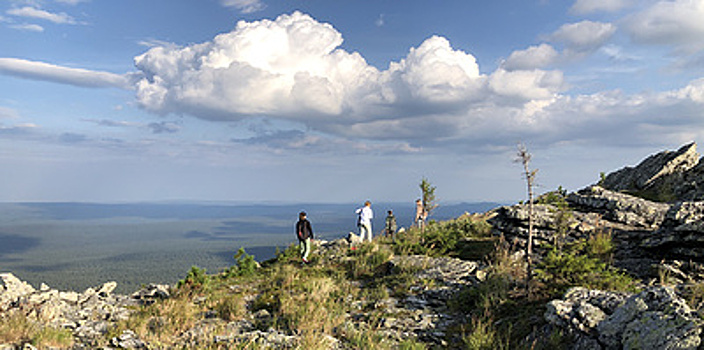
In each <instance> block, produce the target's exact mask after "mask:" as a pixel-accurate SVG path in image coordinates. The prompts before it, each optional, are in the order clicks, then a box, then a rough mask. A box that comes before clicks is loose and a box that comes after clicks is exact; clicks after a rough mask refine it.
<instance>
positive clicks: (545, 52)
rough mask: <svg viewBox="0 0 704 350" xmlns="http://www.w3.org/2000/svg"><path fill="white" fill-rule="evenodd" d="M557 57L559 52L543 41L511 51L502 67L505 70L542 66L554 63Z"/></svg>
mask: <svg viewBox="0 0 704 350" xmlns="http://www.w3.org/2000/svg"><path fill="white" fill-rule="evenodd" d="M559 57H560V53H559V52H557V50H555V48H553V47H552V46H551V45H549V44H545V43H543V44H540V45H538V46H531V47H529V48H527V49H525V50H518V51H514V52H512V53H511V55H510V56H508V58H507V59H506V61H504V62H503V64H502V67H503V68H504V69H506V70H517V69H523V70H530V69H534V68H543V67H547V66H549V65H551V64H554V63H555V62H556V61H557V60H558V59H559Z"/></svg>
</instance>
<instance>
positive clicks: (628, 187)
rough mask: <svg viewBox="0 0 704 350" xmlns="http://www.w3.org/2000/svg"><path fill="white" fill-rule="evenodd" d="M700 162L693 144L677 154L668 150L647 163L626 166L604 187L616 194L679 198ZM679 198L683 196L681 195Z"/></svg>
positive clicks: (614, 173)
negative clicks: (690, 173) (643, 194)
mask: <svg viewBox="0 0 704 350" xmlns="http://www.w3.org/2000/svg"><path fill="white" fill-rule="evenodd" d="M698 163H699V154H698V153H697V144H696V143H694V142H692V143H690V144H687V145H684V146H682V147H681V148H680V149H678V150H677V151H664V152H660V153H657V154H654V155H652V156H650V157H648V158H646V159H645V160H643V161H642V162H641V163H640V164H638V165H637V166H636V167H625V168H623V169H621V170H618V171H616V172H613V173H611V174H609V175H608V176H606V177H605V178H604V180H603V181H602V183H601V185H602V186H603V187H604V188H607V189H610V190H613V191H627V192H631V193H645V194H648V195H649V196H651V197H656V198H663V199H665V198H668V197H670V198H672V199H673V200H674V199H675V197H676V196H677V195H678V193H677V192H681V190H680V191H678V188H679V187H681V186H678V185H677V184H681V183H683V182H685V181H682V180H683V179H684V178H685V177H686V175H685V174H686V173H687V172H688V171H689V170H691V169H694V168H695V166H697V164H698ZM679 195H683V194H682V193H679Z"/></svg>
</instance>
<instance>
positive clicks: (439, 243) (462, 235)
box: [394, 215, 491, 256]
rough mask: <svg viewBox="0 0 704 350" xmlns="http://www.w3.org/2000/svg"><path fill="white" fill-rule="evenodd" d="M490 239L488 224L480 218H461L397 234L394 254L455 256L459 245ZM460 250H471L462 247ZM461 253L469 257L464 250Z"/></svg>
mask: <svg viewBox="0 0 704 350" xmlns="http://www.w3.org/2000/svg"><path fill="white" fill-rule="evenodd" d="M490 236H491V225H490V224H489V223H487V222H486V220H483V219H475V218H473V217H472V216H470V215H463V216H462V217H460V218H457V219H455V220H449V221H443V222H431V223H430V224H429V225H428V226H426V227H425V229H423V230H419V229H416V228H412V229H409V230H408V231H406V232H405V233H403V234H399V235H398V237H397V239H396V243H395V244H394V252H395V253H396V254H401V255H427V256H446V255H450V256H458V255H460V253H461V252H460V248H461V247H460V245H459V244H460V242H463V241H465V240H467V239H484V238H488V237H490ZM462 248H464V249H471V248H472V247H468V246H467V245H464V246H463V247H462ZM464 254H471V252H469V251H465V252H464Z"/></svg>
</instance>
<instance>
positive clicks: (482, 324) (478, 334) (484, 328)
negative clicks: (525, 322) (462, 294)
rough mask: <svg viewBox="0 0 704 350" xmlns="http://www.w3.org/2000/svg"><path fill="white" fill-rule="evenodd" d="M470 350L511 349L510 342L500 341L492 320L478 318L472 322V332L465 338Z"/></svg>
mask: <svg viewBox="0 0 704 350" xmlns="http://www.w3.org/2000/svg"><path fill="white" fill-rule="evenodd" d="M463 340H464V343H465V346H466V349H468V350H500V349H509V346H508V341H506V342H504V341H502V340H501V339H500V336H499V334H498V333H497V331H496V329H494V326H493V325H492V322H491V320H483V319H480V318H476V319H473V320H472V330H471V331H470V332H469V333H467V334H465V336H464V337H463Z"/></svg>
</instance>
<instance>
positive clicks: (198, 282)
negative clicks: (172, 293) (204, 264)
mask: <svg viewBox="0 0 704 350" xmlns="http://www.w3.org/2000/svg"><path fill="white" fill-rule="evenodd" d="M207 282H208V275H207V274H206V273H205V269H201V268H199V267H198V266H195V265H194V266H191V270H190V271H188V274H187V275H186V278H184V279H182V280H180V281H178V285H177V287H178V288H179V289H181V288H188V289H190V290H198V289H201V288H203V286H204V285H205V284H206V283H207Z"/></svg>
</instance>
